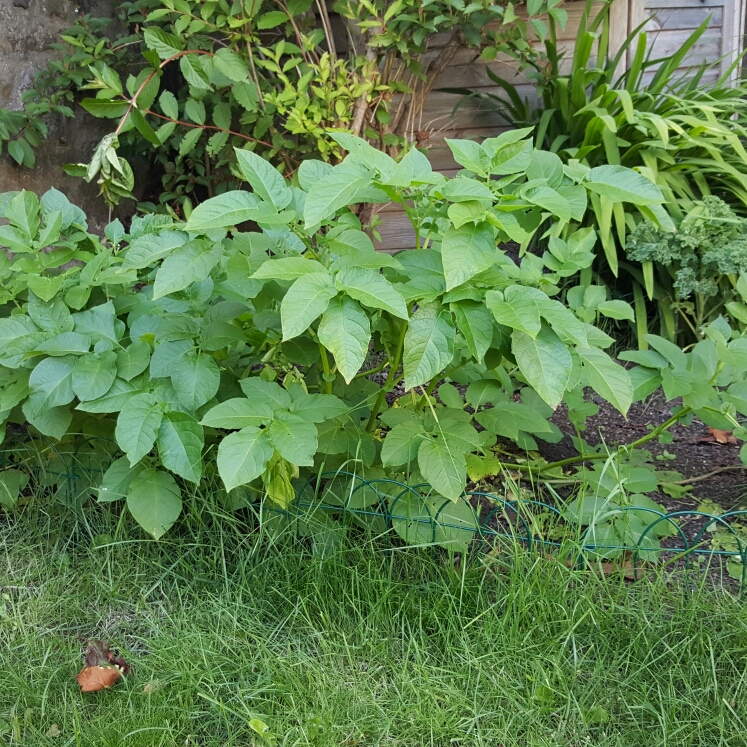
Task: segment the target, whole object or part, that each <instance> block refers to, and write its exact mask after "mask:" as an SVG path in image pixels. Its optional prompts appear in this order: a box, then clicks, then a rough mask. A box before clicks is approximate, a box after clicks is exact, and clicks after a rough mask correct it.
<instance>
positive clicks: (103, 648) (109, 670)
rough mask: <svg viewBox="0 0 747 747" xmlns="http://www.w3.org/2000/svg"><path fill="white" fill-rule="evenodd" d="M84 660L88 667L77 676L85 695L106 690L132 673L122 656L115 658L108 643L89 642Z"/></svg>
mask: <svg viewBox="0 0 747 747" xmlns="http://www.w3.org/2000/svg"><path fill="white" fill-rule="evenodd" d="M84 658H85V663H86V666H84V667H83V669H81V670H80V672H78V674H77V675H75V679H76V680H78V684H79V685H80V690H81V692H84V693H93V692H98V691H99V690H106V689H107V688H110V687H111V686H112V685H114V684H115V683H116V682H117V681H118V680H119V679H120V678H121V677H122V675H123V674H124V675H126V674H129V673H130V671H131V667H130V665H129V664H128V663H127V662H126V661H125V660H124V659H123V658H122V657H121V656H115V655H114V653H113V652H112V651H111V650H110V649H109V645H108V644H107V642H106V641H88V646H87V648H86V652H85V656H84Z"/></svg>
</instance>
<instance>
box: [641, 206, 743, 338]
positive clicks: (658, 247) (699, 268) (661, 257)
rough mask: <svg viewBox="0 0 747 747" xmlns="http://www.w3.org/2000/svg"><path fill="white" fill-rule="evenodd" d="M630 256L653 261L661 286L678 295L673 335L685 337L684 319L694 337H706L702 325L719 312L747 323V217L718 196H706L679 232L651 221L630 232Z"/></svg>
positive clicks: (738, 321)
mask: <svg viewBox="0 0 747 747" xmlns="http://www.w3.org/2000/svg"><path fill="white" fill-rule="evenodd" d="M626 250H627V254H628V257H629V258H630V259H632V260H634V261H636V262H640V263H641V264H642V265H643V264H646V263H648V264H649V265H652V266H653V267H654V268H655V269H656V271H657V273H658V276H659V277H658V282H659V285H660V286H661V287H662V288H664V289H665V290H666V292H667V294H668V295H669V296H671V297H673V298H674V302H673V303H672V304H671V309H672V311H673V312H676V313H677V316H676V317H675V319H674V322H675V324H674V329H673V330H672V334H671V336H673V337H674V336H677V337H680V338H683V337H684V338H685V339H686V336H685V335H683V334H682V333H681V331H680V330H679V329H678V327H680V326H681V325H678V324H676V322H677V321H678V320H682V321H683V322H684V324H685V325H686V327H685V330H686V332H687V334H688V335H689V336H691V338H692V339H695V340H699V339H702V337H703V335H704V331H703V330H704V327H705V326H706V325H707V324H708V323H709V322H711V321H713V320H714V319H716V318H717V317H718V316H719V315H721V314H725V315H726V316H729V317H731V319H732V320H733V323H734V324H736V325H740V324H741V325H744V324H745V323H747V305H746V304H747V220H745V219H744V218H740V217H738V216H737V215H735V213H734V212H733V211H732V210H731V208H730V207H729V206H728V205H727V204H726V203H725V202H723V200H720V199H719V198H718V197H706V198H704V199H703V201H702V202H700V203H698V204H697V205H696V206H695V207H694V208H693V209H692V210H691V211H690V212H689V213H688V214H687V216H685V218H684V219H683V221H682V222H681V223H680V226H679V230H678V231H677V233H669V232H665V231H662V230H661V229H660V228H659V227H658V226H654V225H652V224H651V223H650V222H648V221H644V222H642V223H640V224H639V225H638V226H637V227H636V229H635V230H634V231H633V232H632V233H631V234H630V236H629V237H628V243H627V248H626Z"/></svg>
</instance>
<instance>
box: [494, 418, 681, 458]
mask: <svg viewBox="0 0 747 747" xmlns="http://www.w3.org/2000/svg"><path fill="white" fill-rule="evenodd" d="M691 410H692V408H691V407H683V408H682V409H681V410H680V411H679V412H678V413H677V414H676V415H672V417H671V418H669V420H666V421H664V422H663V423H662V424H661V425H659V426H657V427H656V428H654V429H653V430H652V431H651V432H650V433H647V434H646V435H645V436H641V438H639V439H638V440H637V441H633V443H630V444H626V445H625V446H622V447H620V448H621V449H624V450H625V451H629V450H631V449H635V448H637V447H638V446H641V445H643V444H645V443H647V442H648V441H651V440H652V439H654V438H657V437H658V436H660V435H661V434H662V433H663V432H664V431H665V430H667V429H668V428H671V427H672V426H673V425H674V424H675V423H677V422H679V421H680V420H682V418H683V417H685V415H687V414H688V413H689V412H690V411H691ZM608 458H609V454H579V455H578V456H575V457H568V458H567V459H560V460H558V461H557V462H549V463H548V464H545V465H542V466H541V467H533V466H531V465H528V464H505V466H506V467H508V468H509V469H516V470H520V471H525V472H539V473H542V472H547V471H549V470H551V469H557V468H558V467H567V466H568V465H571V464H578V463H579V462H591V461H595V460H599V459H608Z"/></svg>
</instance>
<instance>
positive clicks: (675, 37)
mask: <svg viewBox="0 0 747 747" xmlns="http://www.w3.org/2000/svg"><path fill="white" fill-rule="evenodd" d="M691 33H692V32H691V31H690V30H689V29H683V30H681V29H677V30H674V31H657V32H654V33H652V34H650V35H649V39H650V42H649V43H650V44H651V48H652V50H653V51H652V57H653V58H660V57H671V55H673V54H674V53H675V52H677V51H678V50H679V49H681V48H682V45H683V44H684V43H685V41H686V40H687V39H688V37H689V36H690V34H691ZM722 43H723V36H722V32H721V29H708V31H706V32H705V33H704V34H703V36H701V37H700V39H698V41H697V42H696V43H695V44H694V45H693V47H692V49H691V50H690V51H689V52H688V54H687V60H686V62H687V66H688V67H694V66H695V65H700V64H701V63H702V62H703V61H707V62H715V61H716V60H718V59H719V57H721V55H722V54H723V51H722V49H723V47H722ZM651 69H652V70H653V69H656V67H653V68H651Z"/></svg>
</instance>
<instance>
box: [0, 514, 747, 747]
mask: <svg viewBox="0 0 747 747" xmlns="http://www.w3.org/2000/svg"><path fill="white" fill-rule="evenodd" d="M116 521H117V517H116V516H115V515H114V513H113V512H112V511H111V510H109V509H106V510H100V509H92V510H90V511H88V512H87V513H86V514H85V515H84V516H79V517H78V518H77V519H75V518H74V517H72V516H68V517H61V516H60V515H54V516H46V517H45V516H43V515H41V514H40V515H35V516H34V515H29V516H27V517H25V518H22V519H20V520H18V519H12V518H9V517H7V516H0V547H1V548H2V549H1V551H0V587H2V588H1V589H0V596H1V597H2V599H1V601H2V604H0V732H4V733H3V735H2V736H0V744H22V745H33V746H34V747H36V746H37V745H55V746H61V745H76V746H79V745H85V746H88V745H91V746H93V745H96V747H113V746H114V745H123V746H126V747H136V746H143V747H144V746H148V747H151V746H152V745H163V746H164V747H165V746H170V745H174V746H176V745H179V746H185V745H195V746H197V745H199V746H200V747H218V746H220V747H224V746H231V747H239V746H241V747H245V746H247V747H248V746H249V745H254V744H256V745H264V744H270V743H271V742H274V744H276V745H314V746H315V747H327V746H329V747H332V746H335V747H336V746H338V745H339V746H345V747H353V746H354V745H359V746H362V745H366V746H368V745H392V746H394V745H396V746H400V745H401V746H404V745H412V746H416V745H417V746H420V745H434V746H435V745H439V746H443V747H447V746H448V747H452V746H455V747H466V746H468V745H484V746H485V747H499V746H500V745H503V746H504V747H509V746H510V745H516V746H519V745H521V746H528V747H529V746H531V747H535V746H537V747H539V746H543V747H544V746H548V747H549V746H553V747H554V746H556V745H562V746H563V747H565V746H573V747H576V746H579V747H580V746H581V745H591V746H593V747H606V746H611V745H630V746H631V747H632V746H636V747H640V746H645V747H654V746H655V745H662V746H663V745H667V747H671V746H674V745H703V746H704V747H717V746H718V745H724V747H739V746H740V745H746V744H747V614H745V608H744V606H743V603H742V602H740V600H738V599H737V598H735V597H734V596H733V595H731V594H728V593H726V592H723V591H718V590H709V589H708V588H700V589H697V590H696V591H695V593H689V592H688V591H686V589H685V587H684V584H678V583H677V582H673V581H672V579H671V578H669V579H666V578H661V577H654V578H649V579H647V580H644V581H642V582H640V583H638V584H630V583H626V582H625V581H622V580H616V579H605V580H599V579H596V578H594V577H593V576H592V577H590V576H588V575H584V574H581V573H579V572H578V571H575V570H570V569H568V568H566V567H565V566H564V565H563V564H560V563H557V562H553V561H550V560H547V559H543V558H540V557H532V556H529V555H526V554H522V553H518V554H516V556H515V557H512V556H511V555H510V554H506V553H504V554H502V555H499V556H498V558H499V559H500V560H501V562H500V563H498V562H488V561H487V559H486V558H485V557H484V556H483V557H478V556H477V555H476V556H475V557H472V558H470V559H468V560H467V561H466V562H462V563H461V564H459V565H458V566H456V567H455V566H454V564H453V563H451V562H449V560H448V558H447V557H446V555H440V554H438V555H436V556H432V555H431V554H430V553H427V552H425V551H423V550H412V549H409V550H405V549H398V550H394V551H391V552H383V551H382V550H381V548H380V547H378V548H377V547H372V546H369V545H366V544H365V542H363V541H362V540H361V538H360V537H359V538H358V541H357V543H356V544H353V543H352V542H347V543H343V545H342V547H341V548H340V549H338V550H337V551H335V552H334V553H332V554H330V555H328V556H327V557H318V556H314V555H313V554H312V553H311V552H310V551H309V550H308V548H305V547H304V546H303V545H297V544H295V543H293V542H289V543H286V544H285V545H283V546H281V547H276V548H269V547H268V546H267V544H266V543H262V544H260V543H258V542H257V539H256V537H255V536H254V535H252V534H250V533H249V534H248V533H244V532H242V531H241V527H240V526H239V525H236V524H234V523H232V522H231V521H230V520H224V521H217V520H216V518H215V517H214V516H213V515H211V514H210V513H209V512H196V511H192V512H191V515H190V516H189V517H188V518H187V520H186V521H185V522H183V523H182V525H181V529H180V531H179V532H178V533H176V532H174V533H172V534H170V535H167V536H166V537H165V538H164V539H163V540H161V541H160V542H159V543H155V542H152V541H148V540H145V539H143V535H142V534H141V533H140V532H139V530H138V529H136V528H135V527H129V524H128V522H129V519H125V520H124V521H123V522H122V523H121V524H120V525H117V524H116ZM101 534H110V535H111V536H112V537H115V539H114V540H113V541H111V540H109V541H108V542H109V544H108V546H105V547H98V548H97V547H96V545H97V544H99V543H100V542H101V541H102V538H101V537H98V536H97V535H101ZM103 539H104V541H107V540H106V539H105V538H103ZM86 638H106V639H108V640H109V642H110V643H111V644H112V645H113V646H116V647H117V648H118V649H120V650H121V652H122V653H123V654H124V656H125V658H127V659H128V661H130V663H131V664H133V666H134V672H133V674H132V675H131V676H130V677H128V678H127V679H126V680H125V681H124V682H120V683H119V684H118V685H116V686H115V688H113V689H112V690H109V691H105V692H101V693H94V694H87V695H82V694H81V693H80V692H79V689H78V685H77V683H76V681H75V679H74V675H75V674H76V672H77V671H78V670H79V668H80V666H81V658H80V652H81V647H82V641H83V640H84V639H86ZM252 719H259V720H261V721H262V722H264V723H266V724H267V726H268V727H269V730H270V732H271V735H272V736H271V737H270V738H269V739H265V740H262V739H260V738H259V737H258V736H257V734H256V732H255V731H254V730H253V729H252V727H251V724H250V722H252ZM252 723H254V725H255V726H257V722H252ZM53 724H54V725H56V728H53ZM50 729H52V731H51V732H50ZM57 730H58V731H59V736H52V734H55V733H56V731H57Z"/></svg>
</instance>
